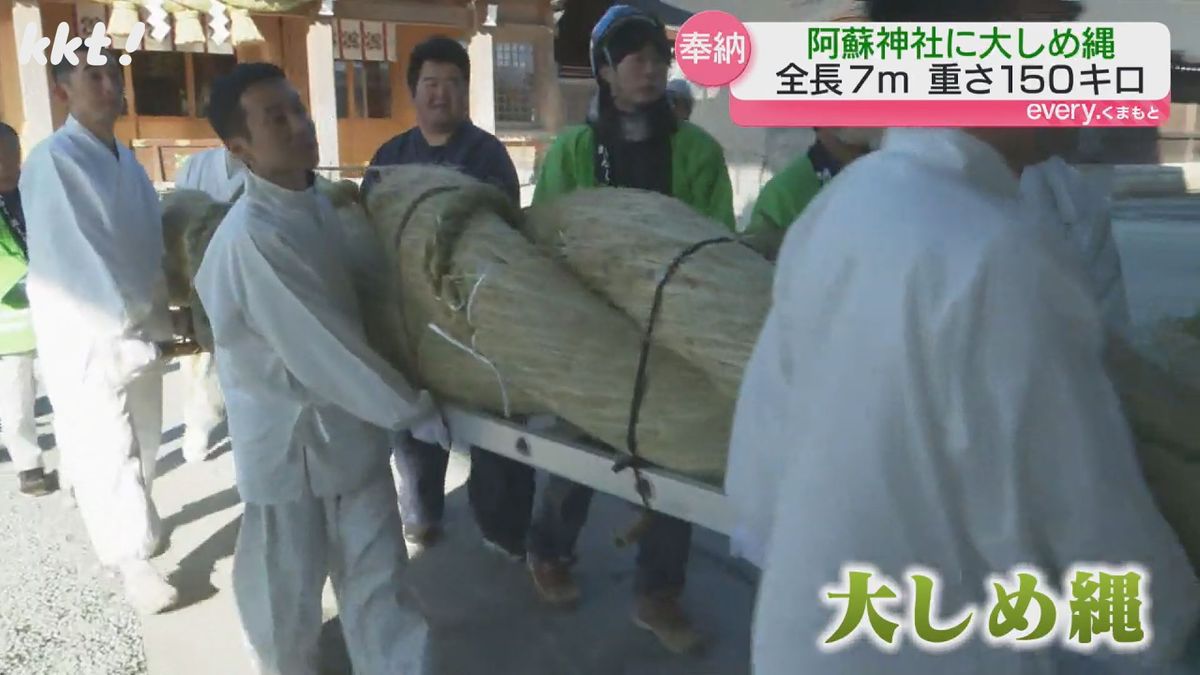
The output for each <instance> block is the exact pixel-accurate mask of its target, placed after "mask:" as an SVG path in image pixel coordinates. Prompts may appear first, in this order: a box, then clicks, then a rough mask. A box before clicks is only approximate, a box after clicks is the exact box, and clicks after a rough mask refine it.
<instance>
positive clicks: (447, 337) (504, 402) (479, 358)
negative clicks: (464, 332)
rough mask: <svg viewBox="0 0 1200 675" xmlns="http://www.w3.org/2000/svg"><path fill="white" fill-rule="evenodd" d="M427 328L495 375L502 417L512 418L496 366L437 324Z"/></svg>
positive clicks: (506, 394) (506, 391)
mask: <svg viewBox="0 0 1200 675" xmlns="http://www.w3.org/2000/svg"><path fill="white" fill-rule="evenodd" d="M480 281H482V279H480ZM428 326H429V330H431V331H433V332H434V333H435V334H436V335H438V336H439V337H441V338H442V339H443V340H445V341H446V342H449V343H450V344H452V345H454V346H455V347H458V348H459V349H461V350H463V351H464V352H466V353H468V354H470V355H471V356H473V357H475V359H476V360H477V361H479V362H481V363H483V364H484V365H486V366H487V367H488V368H491V369H492V373H493V374H495V376H496V383H497V384H499V385H500V402H501V404H502V405H503V406H504V417H505V418H509V417H512V412H511V410H510V409H509V405H508V389H507V388H506V387H505V386H504V378H502V377H500V370H499V369H498V368H496V364H494V363H492V362H491V361H490V360H489V359H488V358H487V357H486V356H484V355H483V354H480V353H479V352H477V351H475V350H474V349H471V348H470V347H468V346H466V345H464V344H463V343H461V342H459V341H458V340H455V339H454V338H452V337H450V335H449V334H448V333H446V331H444V330H442V329H441V328H440V327H439V326H438V325H437V324H434V323H430V324H429V325H428Z"/></svg>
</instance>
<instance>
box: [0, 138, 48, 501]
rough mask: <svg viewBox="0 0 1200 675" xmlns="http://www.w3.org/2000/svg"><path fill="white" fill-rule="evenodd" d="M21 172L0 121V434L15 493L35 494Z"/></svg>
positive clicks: (38, 482) (37, 467) (37, 463)
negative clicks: (12, 472)
mask: <svg viewBox="0 0 1200 675" xmlns="http://www.w3.org/2000/svg"><path fill="white" fill-rule="evenodd" d="M20 177H21V140H20V137H18V136H17V132H16V131H15V130H14V129H13V128H12V127H10V126H8V125H7V124H4V123H2V122H0V440H2V441H3V442H4V447H5V448H7V449H8V454H9V457H11V458H12V463H13V466H14V468H16V470H17V480H18V481H19V482H20V489H21V494H25V495H31V496H35V497H40V496H44V495H47V494H50V493H51V492H53V491H54V484H53V481H52V480H51V479H50V477H48V476H47V475H46V472H45V469H44V468H43V466H42V449H41V446H39V445H38V435H37V424H36V422H35V418H34V402H35V399H36V396H37V386H36V384H35V382H34V376H33V360H34V346H35V345H34V340H33V324H32V322H31V320H30V318H29V299H28V298H26V297H25V271H26V268H27V266H28V263H29V253H28V251H27V249H26V248H25V224H24V218H25V214H24V212H23V211H22V209H21V193H20V192H19V191H18V190H17V180H18V179H19V178H20Z"/></svg>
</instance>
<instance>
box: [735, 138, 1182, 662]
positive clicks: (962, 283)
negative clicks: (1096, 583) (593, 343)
mask: <svg viewBox="0 0 1200 675" xmlns="http://www.w3.org/2000/svg"><path fill="white" fill-rule="evenodd" d="M863 195H868V196H869V197H868V198H865V199H864V198H863ZM1103 344H1104V337H1103V332H1102V327H1101V321H1100V317H1099V313H1098V312H1097V309H1096V303H1095V302H1094V300H1093V298H1092V291H1091V288H1090V286H1089V284H1088V282H1087V279H1086V277H1085V273H1084V271H1083V268H1082V265H1080V264H1079V261H1078V258H1077V256H1076V255H1075V254H1074V252H1073V251H1072V250H1071V249H1070V248H1069V246H1068V244H1067V242H1066V241H1065V240H1064V239H1063V238H1062V237H1061V236H1058V235H1057V233H1054V232H1051V231H1050V230H1048V229H1047V228H1044V227H1040V226H1039V225H1038V224H1037V221H1036V220H1035V219H1034V217H1033V216H1032V215H1030V213H1028V212H1027V210H1026V206H1025V205H1024V204H1023V203H1022V202H1021V201H1020V200H1019V199H1018V183H1017V179H1016V177H1015V176H1014V175H1013V173H1012V172H1011V171H1010V170H1009V168H1008V166H1007V165H1006V163H1005V162H1004V160H1003V159H1002V158H1001V156H1000V155H999V154H998V153H997V152H996V151H995V150H993V149H992V148H991V147H990V146H987V145H985V144H984V143H982V142H981V141H979V140H978V139H976V138H974V137H973V136H970V135H968V134H967V133H965V132H962V131H958V130H922V129H896V130H891V131H889V132H888V135H887V137H886V139H885V141H884V144H883V147H882V149H881V150H880V151H878V152H877V153H874V154H872V155H869V156H867V157H864V158H863V159H861V160H859V161H858V162H855V163H854V164H852V165H851V166H850V167H848V168H847V169H846V171H845V172H843V173H842V174H841V175H839V177H838V180H837V181H834V182H833V183H832V184H830V185H829V186H828V187H827V188H826V189H825V190H824V191H822V193H821V194H820V195H818V197H817V199H816V200H814V202H813V203H812V204H811V205H810V206H809V207H808V209H807V210H806V212H805V214H804V215H803V216H801V218H800V219H799V220H798V221H797V223H796V224H795V225H793V227H792V228H791V229H790V230H789V233H788V236H787V239H786V241H785V243H784V246H783V249H782V251H781V254H780V257H779V265H778V270H777V277H776V282H775V289H774V305H773V307H772V309H771V311H770V314H769V316H768V319H767V322H766V325H765V327H764V329H763V332H762V334H761V336H760V339H759V341H758V344H757V345H756V348H755V351H754V353H753V356H752V358H751V361H750V363H749V365H748V367H747V370H746V374H745V378H744V380H743V384H742V390H741V395H740V398H739V401H738V406H737V415H736V419H735V424H734V431H733V440H732V447H731V453H730V466H729V472H728V477H727V481H726V492H727V494H728V495H729V498H730V502H731V504H732V505H733V507H734V509H735V513H736V517H737V519H738V526H737V532H736V533H735V544H736V545H737V547H738V550H739V551H741V552H742V553H743V554H744V555H746V556H747V557H749V558H750V559H751V560H753V561H754V562H756V563H758V564H759V566H760V567H762V568H763V570H764V572H763V578H762V583H761V587H760V589H759V595H758V604H757V609H756V615H755V620H754V638H753V662H754V672H755V673H756V675H776V674H779V675H783V674H787V675H791V674H794V673H810V672H811V673H821V674H822V675H840V674H843V673H844V674H846V675H851V674H853V675H861V674H864V673H890V674H893V675H897V674H898V675H908V674H913V675H916V674H918V673H919V674H922V675H924V674H926V673H972V674H973V675H974V674H982V675H991V674H993V673H994V674H996V675H1025V674H1034V673H1037V674H1041V673H1046V674H1049V673H1080V674H1081V675H1082V674H1083V673H1087V674H1088V675H1092V674H1094V673H1122V674H1126V673H1169V672H1174V671H1171V670H1169V669H1167V668H1166V667H1163V666H1162V665H1161V664H1162V663H1163V662H1165V661H1168V660H1170V659H1171V658H1173V657H1176V656H1177V655H1178V653H1179V651H1180V649H1181V644H1182V643H1183V641H1184V640H1185V639H1186V638H1187V636H1188V634H1189V633H1190V632H1191V631H1192V629H1193V627H1194V626H1195V623H1196V619H1197V616H1198V613H1200V585H1198V584H1197V580H1196V579H1195V577H1194V575H1193V572H1192V569H1191V566H1190V564H1189V562H1188V560H1187V558H1186V556H1185V554H1184V552H1183V550H1182V548H1181V547H1180V545H1179V543H1178V540H1177V539H1176V536H1175V534H1174V532H1173V531H1172V530H1171V528H1170V527H1169V526H1168V524H1167V523H1166V521H1165V520H1164V519H1163V517H1162V515H1161V514H1160V513H1159V510H1158V508H1157V507H1156V505H1155V503H1154V501H1153V499H1152V498H1151V494H1150V492H1149V489H1148V488H1147V485H1146V482H1145V480H1144V479H1143V478H1142V471H1141V468H1140V466H1139V464H1138V460H1137V457H1136V455H1135V453H1134V448H1133V443H1132V438H1131V434H1130V431H1129V429H1128V427H1127V425H1126V422H1125V418H1124V415H1123V413H1122V410H1121V407H1120V403H1119V402H1118V399H1117V396H1116V394H1115V391H1114V389H1113V386H1112V384H1111V383H1110V381H1109V379H1108V376H1107V374H1106V371H1105V365H1104V362H1103V360H1102V357H1101V353H1102V347H1103ZM850 563H860V564H865V565H869V566H872V567H874V568H876V569H877V570H878V571H879V572H880V573H882V574H883V575H885V576H886V577H887V578H889V579H891V580H892V581H893V582H894V584H893V586H892V588H893V590H895V591H896V592H898V593H900V594H902V598H903V599H904V600H905V601H906V604H905V605H903V606H900V607H895V606H891V607H889V603H887V602H881V603H879V604H877V607H878V608H879V609H881V610H882V611H884V612H885V613H886V612H888V611H889V610H892V611H895V612H897V613H900V614H901V615H903V611H904V610H907V609H908V607H910V606H911V600H912V598H913V594H912V590H911V588H910V586H909V584H910V581H909V579H908V576H907V574H908V573H909V572H910V571H911V569H912V568H913V566H921V567H923V568H927V569H929V570H931V571H932V572H934V573H936V574H937V575H939V576H940V582H939V584H940V586H939V592H940V595H939V598H938V601H937V602H940V605H938V604H936V603H935V605H934V607H935V610H936V614H935V615H934V616H932V617H931V620H932V622H933V623H934V625H935V626H938V627H946V626H948V625H954V624H955V623H957V620H958V618H959V617H960V612H962V611H963V610H964V609H966V608H968V607H969V606H972V605H974V607H975V609H976V612H975V617H974V620H973V621H974V623H973V624H972V629H973V631H974V632H972V633H970V638H969V639H968V640H967V641H966V642H965V643H963V644H960V645H958V646H957V647H956V648H954V649H952V650H950V651H948V652H946V653H944V654H931V653H929V652H927V651H923V650H921V649H919V648H916V647H915V646H914V645H913V641H912V637H911V635H912V634H911V632H905V631H904V630H901V631H900V648H899V651H898V652H897V653H895V654H891V653H888V652H887V651H885V650H882V649H880V648H879V647H877V646H875V644H874V643H873V642H872V641H871V640H868V639H863V640H859V641H858V642H857V643H856V644H854V645H853V646H850V647H848V648H846V649H845V650H843V651H838V652H835V653H833V654H827V653H825V652H824V651H823V650H822V648H821V647H820V646H818V643H819V642H820V641H821V640H822V639H823V638H825V637H826V636H827V635H828V633H829V631H830V629H831V628H833V627H836V626H837V625H838V623H839V622H840V620H841V618H842V611H843V608H844V603H843V602H841V601H837V602H833V603H832V604H826V601H823V599H822V598H823V592H824V591H825V590H827V589H826V588H825V587H826V586H827V585H832V584H838V583H840V582H841V581H842V577H841V573H842V571H843V566H845V565H847V564H850ZM1075 563H1109V564H1125V563H1137V564H1140V565H1142V566H1144V567H1145V568H1146V569H1147V570H1148V571H1149V572H1150V581H1149V586H1148V587H1143V589H1142V593H1143V599H1146V600H1148V602H1147V606H1148V607H1149V617H1150V624H1151V626H1152V630H1153V638H1154V642H1153V644H1152V647H1151V649H1150V650H1149V651H1148V652H1146V653H1144V654H1141V655H1139V656H1131V657H1126V658H1124V659H1122V660H1120V661H1119V662H1118V663H1117V665H1115V666H1113V667H1112V668H1113V669H1112V670H1105V669H1104V668H1103V667H1102V662H1096V661H1085V660H1081V659H1078V658H1075V657H1073V656H1072V655H1070V654H1067V653H1065V652H1063V651H1061V650H1052V649H1037V650H1026V651H1017V650H1013V649H1010V648H1004V647H991V646H988V645H987V644H986V643H985V642H984V640H983V638H982V636H981V635H982V632H984V631H986V629H987V621H988V610H990V609H991V604H990V603H989V602H988V601H989V599H990V598H989V597H988V595H987V594H988V592H989V591H990V590H991V585H990V584H989V583H988V582H989V576H990V575H993V574H995V575H1008V574H1010V573H1012V572H1014V571H1016V570H1015V568H1016V567H1017V566H1019V565H1033V566H1035V567H1036V568H1037V569H1039V570H1040V571H1041V573H1042V574H1044V575H1046V577H1047V578H1046V582H1048V583H1049V584H1051V586H1050V587H1049V588H1050V590H1054V591H1061V590H1062V589H1061V586H1060V584H1061V581H1062V579H1063V576H1064V575H1065V574H1066V572H1067V570H1068V569H1069V567H1070V566H1071V565H1073V564H1075ZM882 580H883V579H881V578H879V577H876V578H874V579H872V580H871V582H870V589H871V590H875V587H876V584H877V583H879V582H880V581H882ZM1043 588H1045V587H1043ZM1068 593H1069V589H1068ZM1030 616H1031V618H1032V616H1033V615H1032V612H1031V614H1030ZM904 622H905V623H907V624H908V625H910V626H911V625H912V622H911V619H909V618H908V617H905V619H904ZM1069 622H1070V614H1069V612H1064V611H1062V610H1060V612H1059V616H1058V624H1057V625H1058V628H1059V629H1060V630H1063V629H1064V628H1065V627H1066V626H1067V625H1068V624H1069ZM862 627H863V629H864V630H868V631H869V623H868V621H867V619H866V618H864V619H863V621H862ZM1024 632H1025V631H1020V632H1018V633H1017V635H1019V634H1023V633H1024ZM1100 654H1102V655H1106V656H1107V655H1109V653H1108V652H1105V651H1103V650H1102V651H1101V652H1100ZM1156 659H1159V661H1156Z"/></svg>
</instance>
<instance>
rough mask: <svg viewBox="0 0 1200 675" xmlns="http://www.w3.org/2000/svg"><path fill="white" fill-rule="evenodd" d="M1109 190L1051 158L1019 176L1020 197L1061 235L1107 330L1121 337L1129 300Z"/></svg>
mask: <svg viewBox="0 0 1200 675" xmlns="http://www.w3.org/2000/svg"><path fill="white" fill-rule="evenodd" d="M1111 195H1112V186H1111V184H1110V182H1109V181H1108V180H1106V179H1105V178H1104V177H1103V174H1090V175H1089V174H1085V173H1083V172H1082V171H1080V170H1079V169H1076V168H1075V167H1073V166H1071V165H1070V164H1068V163H1067V162H1065V161H1064V160H1063V159H1062V158H1061V157H1052V158H1050V159H1048V160H1046V161H1044V162H1042V163H1040V164H1037V165H1034V166H1031V167H1029V168H1027V169H1025V171H1024V172H1022V174H1021V198H1022V199H1023V200H1025V201H1026V202H1027V203H1029V204H1031V205H1034V206H1036V207H1038V208H1041V209H1044V217H1045V219H1046V223H1045V224H1046V225H1047V226H1048V227H1049V228H1051V229H1052V230H1055V231H1057V232H1059V233H1060V234H1061V236H1063V237H1064V238H1065V239H1066V240H1067V241H1068V242H1069V243H1070V244H1071V246H1072V248H1073V249H1074V251H1075V252H1076V253H1077V254H1078V255H1079V261H1080V263H1081V264H1082V265H1083V266H1084V268H1085V269H1086V270H1087V275H1088V279H1089V280H1090V281H1091V284H1092V291H1093V293H1094V294H1095V296H1096V301H1097V302H1099V303H1100V311H1101V316H1102V317H1103V318H1104V322H1105V324H1106V325H1107V327H1108V328H1109V330H1111V331H1113V332H1115V333H1117V334H1118V335H1122V336H1127V335H1128V334H1129V331H1130V318H1129V302H1128V300H1127V298H1126V293H1125V281H1124V275H1123V274H1122V271H1121V256H1120V253H1119V252H1118V250H1117V242H1116V240H1115V239H1114V238H1113V229H1112V197H1111Z"/></svg>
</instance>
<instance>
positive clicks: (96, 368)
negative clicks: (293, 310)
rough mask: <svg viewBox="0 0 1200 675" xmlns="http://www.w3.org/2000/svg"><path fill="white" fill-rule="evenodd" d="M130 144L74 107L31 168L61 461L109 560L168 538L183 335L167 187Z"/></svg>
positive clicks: (35, 250) (133, 555)
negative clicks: (176, 352) (162, 521)
mask: <svg viewBox="0 0 1200 675" xmlns="http://www.w3.org/2000/svg"><path fill="white" fill-rule="evenodd" d="M117 153H118V154H114V152H113V149H112V148H110V147H108V146H106V145H105V144H104V143H103V142H101V141H100V140H99V139H97V138H96V137H95V136H94V135H92V134H91V132H89V131H88V130H87V129H85V128H84V127H83V126H82V125H80V124H79V123H78V122H77V121H76V120H75V119H73V118H68V119H67V121H66V124H64V125H63V127H62V128H60V129H59V130H58V131H56V132H55V133H54V134H53V135H51V136H50V138H48V139H46V140H45V141H43V142H42V143H40V144H38V146H37V147H35V148H34V149H33V150H32V152H30V154H29V159H28V161H27V162H26V163H25V166H24V168H23V170H22V173H21V194H22V196H23V197H24V199H25V219H26V221H27V223H28V232H29V277H28V282H27V284H28V285H27V288H28V293H29V301H30V309H31V314H32V318H33V325H34V331H35V332H36V334H37V351H38V360H39V363H40V365H41V371H42V376H43V380H44V383H45V385H46V389H47V394H48V395H49V398H50V402H51V404H52V405H53V407H54V414H55V435H56V438H57V441H58V445H59V448H60V450H61V451H62V461H61V465H60V471H61V472H62V473H63V475H64V478H65V479H67V481H68V482H69V483H70V484H71V485H72V486H73V487H74V488H75V496H76V498H77V500H78V503H79V508H80V512H81V513H82V515H83V518H84V522H85V523H86V524H87V528H88V533H89V535H90V536H91V539H92V544H93V546H94V547H95V548H96V552H97V554H98V556H99V557H100V559H101V561H102V562H104V563H106V564H118V563H121V562H125V561H129V560H132V559H144V558H145V557H146V556H148V555H149V554H150V553H151V552H152V551H153V549H154V548H155V546H156V540H157V527H158V514H157V512H156V511H155V509H154V504H153V502H152V501H151V499H150V484H151V481H152V480H153V478H154V473H155V460H156V457H157V454H158V449H159V444H160V441H161V439H162V369H161V361H160V352H159V349H158V347H157V345H156V342H159V341H162V340H167V339H169V338H170V336H171V325H170V318H169V315H168V313H167V287H166V279H165V276H164V272H163V240H162V220H161V215H160V210H159V202H158V195H157V194H155V192H154V186H153V185H152V184H151V183H150V179H149V178H148V177H147V176H146V172H145V171H144V170H143V169H142V166H141V164H139V163H138V161H137V158H136V157H134V155H133V153H132V152H131V151H130V150H129V148H127V147H125V146H123V145H120V144H119V143H118V145H117Z"/></svg>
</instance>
